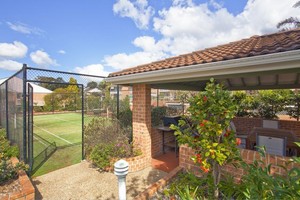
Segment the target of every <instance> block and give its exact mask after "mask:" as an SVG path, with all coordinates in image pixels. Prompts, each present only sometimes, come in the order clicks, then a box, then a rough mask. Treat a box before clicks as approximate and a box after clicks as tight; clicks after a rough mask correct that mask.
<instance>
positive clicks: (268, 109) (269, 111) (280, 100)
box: [256, 90, 291, 119]
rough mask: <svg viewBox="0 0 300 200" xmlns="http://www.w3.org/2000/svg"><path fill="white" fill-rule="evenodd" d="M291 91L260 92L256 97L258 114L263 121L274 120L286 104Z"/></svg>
mask: <svg viewBox="0 0 300 200" xmlns="http://www.w3.org/2000/svg"><path fill="white" fill-rule="evenodd" d="M290 95H291V90H260V91H259V92H258V96H257V97H256V100H257V102H259V105H258V108H257V109H258V113H259V115H260V117H262V118H265V119H276V118H277V113H278V112H281V111H283V110H284V107H285V106H286V105H287V104H288V101H289V98H290Z"/></svg>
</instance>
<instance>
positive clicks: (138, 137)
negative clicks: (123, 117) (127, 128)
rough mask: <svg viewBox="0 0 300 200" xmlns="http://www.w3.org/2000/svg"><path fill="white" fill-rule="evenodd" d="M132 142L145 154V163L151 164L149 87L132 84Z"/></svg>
mask: <svg viewBox="0 0 300 200" xmlns="http://www.w3.org/2000/svg"><path fill="white" fill-rule="evenodd" d="M132 128H133V142H134V145H135V146H136V147H137V148H140V149H141V151H142V153H143V155H144V156H145V158H146V160H145V162H146V163H145V164H146V165H147V166H149V165H150V164H151V87H150V85H146V84H137V85H133V112H132Z"/></svg>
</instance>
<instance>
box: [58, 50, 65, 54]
mask: <svg viewBox="0 0 300 200" xmlns="http://www.w3.org/2000/svg"><path fill="white" fill-rule="evenodd" d="M58 53H60V54H66V51H64V50H59V51H58Z"/></svg>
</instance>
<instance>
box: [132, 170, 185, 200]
mask: <svg viewBox="0 0 300 200" xmlns="http://www.w3.org/2000/svg"><path fill="white" fill-rule="evenodd" d="M182 171H183V168H182V167H180V166H178V167H176V168H175V169H174V170H173V171H171V172H170V173H169V174H167V175H166V176H165V177H164V178H162V179H160V180H158V181H157V182H155V183H153V184H152V185H151V186H150V187H148V188H147V189H146V190H145V191H144V192H142V193H140V194H139V195H138V196H136V197H135V200H147V199H152V198H154V199H156V197H157V196H159V193H161V191H162V190H163V188H164V187H165V186H167V185H168V184H169V183H170V182H171V181H172V180H173V179H174V178H175V177H176V176H177V175H178V174H179V173H180V172H182Z"/></svg>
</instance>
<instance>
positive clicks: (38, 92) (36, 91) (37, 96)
mask: <svg viewBox="0 0 300 200" xmlns="http://www.w3.org/2000/svg"><path fill="white" fill-rule="evenodd" d="M6 80H7V78H4V79H0V85H1V84H2V83H3V82H4V81H6ZM20 80H21V79H20ZM17 82H18V83H19V84H17V85H19V86H18V87H19V88H22V85H20V84H22V83H23V82H21V81H17ZM30 85H31V86H32V88H33V106H44V105H45V100H44V97H45V96H46V95H48V94H51V93H52V91H51V90H48V89H47V88H44V87H41V86H39V85H37V84H34V83H30ZM20 105H21V103H20Z"/></svg>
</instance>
